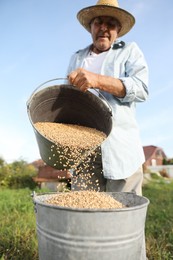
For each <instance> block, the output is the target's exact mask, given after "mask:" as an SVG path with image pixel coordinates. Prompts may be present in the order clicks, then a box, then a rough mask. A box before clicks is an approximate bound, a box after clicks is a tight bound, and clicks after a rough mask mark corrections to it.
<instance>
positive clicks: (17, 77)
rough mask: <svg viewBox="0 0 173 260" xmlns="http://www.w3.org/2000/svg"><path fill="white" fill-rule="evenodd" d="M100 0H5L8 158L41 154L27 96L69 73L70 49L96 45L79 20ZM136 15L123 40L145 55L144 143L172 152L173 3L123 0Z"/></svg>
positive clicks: (1, 107)
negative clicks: (79, 14) (83, 11)
mask: <svg viewBox="0 0 173 260" xmlns="http://www.w3.org/2000/svg"><path fill="white" fill-rule="evenodd" d="M95 3H96V1H94V0H87V1H86V0H82V1H81V0H74V1H66V0H64V1H58V0H0V32H1V48H0V97H1V102H0V118H1V126H0V156H1V157H2V158H3V159H4V160H5V161H7V162H11V161H14V160H20V159H23V160H26V161H28V162H32V161H34V160H36V159H39V158H40V155H39V151H38V146H37V143H36V139H35V135H34V132H33V129H32V126H31V124H30V122H29V119H28V115H27V110H26V102H27V100H28V98H29V97H30V95H31V93H32V92H33V91H34V89H35V88H36V87H37V86H38V85H40V84H41V83H43V82H45V81H47V80H50V79H54V78H59V77H60V78H61V77H65V76H66V69H67V66H68V62H69V59H70V57H71V55H72V54H73V53H74V52H75V51H76V50H78V49H80V48H83V47H85V46H86V45H88V44H90V43H91V37H90V34H89V33H88V32H87V31H85V29H83V27H82V26H81V25H80V24H79V22H78V21H77V19H76V14H77V12H78V11H79V10H80V9H82V8H84V7H86V6H90V5H94V4H95ZM119 5H120V7H121V8H124V9H126V10H128V11H129V12H131V13H133V15H134V16H135V17H136V24H135V26H134V28H133V29H132V30H131V31H130V32H129V33H128V34H127V35H126V36H124V37H122V40H124V41H127V42H131V41H135V42H137V44H138V45H139V47H140V48H141V49H142V51H143V52H144V54H145V57H146V60H147V63H148V66H149V71H150V79H149V92H150V97H149V100H148V101H147V102H145V103H141V104H138V105H137V114H136V116H137V120H138V123H139V127H140V132H141V139H142V144H143V145H156V146H159V147H161V148H163V150H164V151H165V153H166V155H167V156H168V157H173V102H172V96H173V77H172V75H173V72H172V68H173V57H172V56H173V54H172V46H173V34H172V25H173V24H172V22H171V21H172V17H173V1H172V0H166V1H158V0H151V1H144V0H128V1H127V0H119Z"/></svg>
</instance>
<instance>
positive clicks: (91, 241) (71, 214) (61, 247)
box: [33, 192, 149, 260]
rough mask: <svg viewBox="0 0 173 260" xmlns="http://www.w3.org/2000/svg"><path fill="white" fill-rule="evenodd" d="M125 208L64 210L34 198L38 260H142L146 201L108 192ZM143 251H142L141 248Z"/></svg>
mask: <svg viewBox="0 0 173 260" xmlns="http://www.w3.org/2000/svg"><path fill="white" fill-rule="evenodd" d="M109 194H110V195H111V196H113V197H114V198H115V199H116V200H118V201H120V202H122V203H123V204H125V205H126V206H127V207H126V208H122V209H111V210H110V209H109V210H103V209H98V210H93V209H73V208H63V207H58V206H54V205H50V204H46V203H45V202H44V201H45V200H46V199H47V198H49V197H50V196H52V194H50V193H49V194H44V195H36V194H34V196H33V201H34V204H35V212H36V222H37V236H38V246H39V259H40V260H50V259H51V260H64V259H66V260H115V259H116V260H141V259H144V258H142V257H141V254H142V251H143V248H142V247H143V245H144V243H143V242H144V229H145V220H146V213H147V207H148V204H149V200H148V199H147V198H145V197H142V196H138V195H136V194H134V193H125V192H124V193H123V192H113V193H109ZM144 250H145V249H144Z"/></svg>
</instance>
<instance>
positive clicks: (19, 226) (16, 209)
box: [0, 189, 38, 260]
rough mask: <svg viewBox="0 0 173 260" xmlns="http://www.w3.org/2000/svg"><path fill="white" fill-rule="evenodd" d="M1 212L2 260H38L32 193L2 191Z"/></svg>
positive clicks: (0, 243)
mask: <svg viewBox="0 0 173 260" xmlns="http://www.w3.org/2000/svg"><path fill="white" fill-rule="evenodd" d="M0 212H1V214H0V223H1V224H0V260H6V259H8V260H10V259H11V260H12V259H13V260H24V259H25V260H36V259H38V253H37V239H36V231H35V215H34V209H33V203H32V199H31V191H30V190H29V189H20V190H8V189H4V190H0Z"/></svg>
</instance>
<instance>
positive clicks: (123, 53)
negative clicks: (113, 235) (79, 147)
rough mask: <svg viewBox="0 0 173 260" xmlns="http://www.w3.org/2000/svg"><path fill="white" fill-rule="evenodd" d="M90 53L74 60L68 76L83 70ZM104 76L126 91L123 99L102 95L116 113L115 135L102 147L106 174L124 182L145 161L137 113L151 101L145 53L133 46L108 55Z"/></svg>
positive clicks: (105, 60)
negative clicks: (109, 77)
mask: <svg viewBox="0 0 173 260" xmlns="http://www.w3.org/2000/svg"><path fill="white" fill-rule="evenodd" d="M89 50H90V46H88V47H86V48H85V49H83V50H79V51H78V52H76V53H75V54H74V55H73V56H72V57H71V60H70V63H69V67H68V74H69V73H70V72H71V71H73V70H75V69H77V68H80V67H83V62H84V59H85V58H86V57H87V55H88V53H89ZM101 74H102V75H107V76H111V77H115V78H119V79H120V80H121V81H122V82H123V84H124V86H125V88H126V95H125V97H124V98H117V97H115V96H114V95H112V94H109V93H107V92H105V91H100V92H101V93H102V94H103V95H104V96H105V98H106V99H107V101H108V102H109V104H110V106H111V108H112V113H113V118H112V120H113V127H112V131H111V133H110V135H109V136H108V137H107V139H106V140H105V141H104V142H103V143H102V145H101V150H102V164H103V174H104V177H105V178H108V179H114V180H115V179H125V178H127V177H129V176H131V175H132V174H134V173H135V172H136V171H137V170H138V168H139V167H140V166H141V165H142V164H143V163H144V161H145V157H144V152H143V148H142V144H141V140H140V135H139V128H138V124H137V122H136V119H135V109H136V103H137V102H143V101H145V100H146V99H147V97H148V89H147V85H148V67H147V64H146V61H145V58H144V55H143V53H142V52H141V50H140V49H139V47H138V46H137V44H136V43H134V42H132V43H126V44H125V45H124V46H123V47H122V48H118V49H113V48H111V49H110V50H109V51H108V53H107V55H106V57H105V59H104V61H103V64H102V67H101Z"/></svg>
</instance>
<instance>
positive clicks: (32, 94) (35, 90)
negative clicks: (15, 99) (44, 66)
mask: <svg viewBox="0 0 173 260" xmlns="http://www.w3.org/2000/svg"><path fill="white" fill-rule="evenodd" d="M55 80H67V78H55V79H49V80H47V81H45V82H43V83H41V84H40V85H39V86H38V87H37V88H36V89H34V91H33V92H32V93H31V96H30V98H29V99H28V101H27V106H29V103H30V100H31V99H32V98H33V96H34V94H35V93H36V92H37V91H38V89H39V88H41V87H42V86H43V85H45V84H47V83H49V82H51V81H55Z"/></svg>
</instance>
